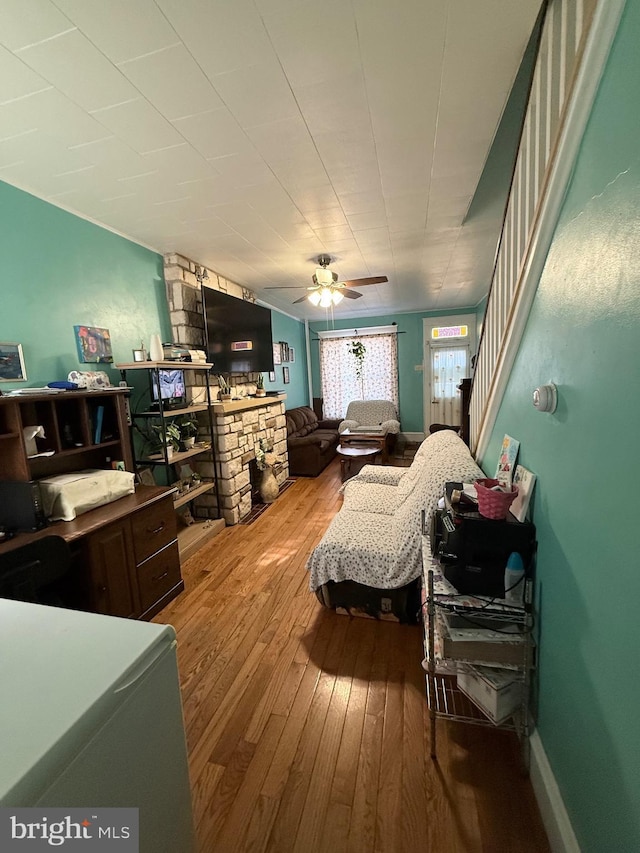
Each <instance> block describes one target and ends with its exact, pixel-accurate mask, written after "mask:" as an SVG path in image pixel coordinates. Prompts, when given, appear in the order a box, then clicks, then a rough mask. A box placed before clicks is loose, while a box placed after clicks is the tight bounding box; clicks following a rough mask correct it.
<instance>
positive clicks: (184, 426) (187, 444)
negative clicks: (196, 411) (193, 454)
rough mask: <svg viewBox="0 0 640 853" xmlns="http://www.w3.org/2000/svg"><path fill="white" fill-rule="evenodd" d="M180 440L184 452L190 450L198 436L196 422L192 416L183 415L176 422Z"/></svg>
mask: <svg viewBox="0 0 640 853" xmlns="http://www.w3.org/2000/svg"><path fill="white" fill-rule="evenodd" d="M178 428H179V430H180V440H181V441H182V444H183V446H184V449H185V450H190V449H191V448H192V447H193V445H194V444H195V441H196V436H197V435H198V421H197V420H196V418H195V417H194V416H193V415H184V416H183V417H182V418H181V419H180V421H179V422H178Z"/></svg>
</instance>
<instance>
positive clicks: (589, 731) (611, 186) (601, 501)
mask: <svg viewBox="0 0 640 853" xmlns="http://www.w3.org/2000/svg"><path fill="white" fill-rule="evenodd" d="M638 44H640V0H629V2H628V3H627V6H626V10H625V13H624V16H623V19H622V23H621V26H620V29H619V31H618V35H617V38H616V41H615V43H614V47H613V50H612V53H611V55H610V57H609V61H608V65H607V68H606V72H605V75H604V78H603V81H602V83H601V86H600V90H599V93H598V96H597V99H596V102H595V105H594V109H593V112H592V115H591V119H590V122H589V125H588V127H587V131H586V134H585V137H584V139H583V141H582V145H581V150H580V154H579V158H578V162H577V165H576V169H575V172H574V175H573V179H572V183H571V185H570V187H569V191H568V194H567V197H566V199H565V203H564V208H563V212H562V214H561V218H560V221H559V224H558V226H557V229H556V233H555V236H554V239H553V242H552V246H551V249H550V252H549V255H548V258H547V262H546V265H545V269H544V272H543V274H542V277H541V280H540V284H539V288H538V292H537V297H536V300H535V303H534V306H533V309H532V312H531V315H530V318H529V322H528V325H527V328H526V333H525V336H524V339H523V341H522V344H521V347H520V351H519V354H518V357H517V361H516V363H515V366H514V369H513V371H512V374H511V377H510V381H509V385H508V389H507V393H506V397H505V399H504V401H503V404H502V407H501V410H500V413H499V417H498V420H497V423H496V425H495V429H494V430H493V434H492V437H491V441H490V445H489V447H488V451H487V453H486V455H485V457H484V459H483V460H482V463H483V468H484V469H485V470H487V471H492V470H494V468H495V463H496V459H497V456H498V448H499V443H500V440H501V438H502V436H503V435H504V433H509V434H510V435H512V436H514V437H516V438H518V439H519V440H520V442H521V445H520V458H521V462H522V464H523V465H525V466H526V467H528V468H530V469H531V470H532V471H534V472H535V473H536V474H537V476H538V482H537V484H536V491H535V499H534V504H533V513H534V521H535V523H536V526H537V532H538V541H539V552H538V560H537V592H538V602H539V628H540V650H539V651H540V655H539V658H540V659H539V712H538V731H539V734H540V736H541V739H542V742H543V745H544V749H545V751H546V754H547V756H548V758H549V761H550V763H551V767H552V769H553V773H554V775H555V778H556V781H557V782H558V785H559V787H560V791H561V794H562V797H563V799H564V803H565V805H566V807H567V810H568V813H569V817H570V819H571V822H572V825H573V828H574V831H575V833H576V836H577V839H578V842H579V845H580V847H581V849H582V850H583V851H585V853H586V852H587V851H594V853H602V851H614V850H615V851H616V853H623V851H636V850H639V849H640V724H639V722H638V715H639V710H640V678H639V677H638V661H639V652H640V615H639V606H640V567H639V559H638V542H639V539H638V510H639V509H640V497H639V496H638V489H637V484H638V482H639V481H640V450H639V445H638V426H637V425H638V423H639V422H640V394H638V390H639V387H638V386H639V377H640V368H639V366H638V365H639V364H640V230H639V227H638V222H639V221H640V220H639V212H640V146H639V145H638V140H639V139H640V99H639V97H638V92H640V54H639V53H638ZM549 380H553V381H554V382H555V383H556V384H557V385H558V393H559V404H558V408H557V411H556V412H555V414H553V415H550V414H542V413H539V412H537V411H536V410H535V409H534V408H533V406H532V405H531V394H532V391H533V389H534V388H535V387H536V386H537V385H540V384H543V383H546V382H548V381H549Z"/></svg>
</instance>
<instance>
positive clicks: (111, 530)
mask: <svg viewBox="0 0 640 853" xmlns="http://www.w3.org/2000/svg"><path fill="white" fill-rule="evenodd" d="M83 550H84V552H85V554H86V558H87V566H88V569H89V601H90V604H91V605H92V610H94V611H95V612H96V613H106V614H108V615H109V616H123V617H125V618H133V617H135V616H137V615H138V612H139V609H140V608H139V605H138V604H137V603H136V602H135V599H134V589H133V584H132V580H133V578H132V567H133V565H134V563H133V548H132V542H131V531H130V528H129V523H128V521H117V522H114V523H113V524H108V525H107V526H106V527H103V528H102V529H101V530H98V531H96V533H92V534H91V535H90V536H87V537H86V542H85V547H84V549H83Z"/></svg>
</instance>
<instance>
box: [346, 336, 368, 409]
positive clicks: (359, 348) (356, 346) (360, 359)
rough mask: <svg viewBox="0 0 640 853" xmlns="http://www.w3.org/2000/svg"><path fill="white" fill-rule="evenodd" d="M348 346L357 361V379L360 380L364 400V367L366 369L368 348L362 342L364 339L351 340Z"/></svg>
mask: <svg viewBox="0 0 640 853" xmlns="http://www.w3.org/2000/svg"><path fill="white" fill-rule="evenodd" d="M347 348H348V349H349V352H350V353H351V355H352V356H353V357H354V359H355V362H356V379H357V380H358V382H360V390H361V393H362V399H363V400H364V377H363V369H364V357H365V355H366V353H367V348H366V347H365V345H364V344H363V343H362V341H351V343H349V344H347Z"/></svg>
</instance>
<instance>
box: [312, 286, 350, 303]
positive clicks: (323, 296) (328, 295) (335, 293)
mask: <svg viewBox="0 0 640 853" xmlns="http://www.w3.org/2000/svg"><path fill="white" fill-rule="evenodd" d="M307 299H308V300H309V302H312V303H313V304H314V305H316V306H318V305H319V306H320V307H321V308H329V307H330V306H331V305H337V304H338V303H339V302H342V300H343V299H344V294H343V293H342V292H341V291H340V290H339V289H337V288H335V287H332V286H329V287H320V288H317V289H316V290H312V291H311V293H309V295H308V296H307Z"/></svg>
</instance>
